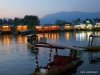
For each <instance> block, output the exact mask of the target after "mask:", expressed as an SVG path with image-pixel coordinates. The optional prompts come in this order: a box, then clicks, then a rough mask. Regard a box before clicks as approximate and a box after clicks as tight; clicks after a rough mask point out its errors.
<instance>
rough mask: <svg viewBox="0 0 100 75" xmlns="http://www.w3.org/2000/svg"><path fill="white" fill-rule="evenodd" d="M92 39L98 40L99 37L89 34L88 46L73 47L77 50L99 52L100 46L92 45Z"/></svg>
mask: <svg viewBox="0 0 100 75" xmlns="http://www.w3.org/2000/svg"><path fill="white" fill-rule="evenodd" d="M94 38H100V35H95V34H90V35H89V42H88V46H75V47H77V48H83V49H85V50H86V51H87V50H88V51H99V50H100V45H96V44H95V45H93V43H94V42H93V41H94Z"/></svg>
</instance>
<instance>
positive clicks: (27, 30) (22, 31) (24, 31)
mask: <svg viewBox="0 0 100 75" xmlns="http://www.w3.org/2000/svg"><path fill="white" fill-rule="evenodd" d="M29 31H30V30H21V31H20V32H22V33H24V32H29Z"/></svg>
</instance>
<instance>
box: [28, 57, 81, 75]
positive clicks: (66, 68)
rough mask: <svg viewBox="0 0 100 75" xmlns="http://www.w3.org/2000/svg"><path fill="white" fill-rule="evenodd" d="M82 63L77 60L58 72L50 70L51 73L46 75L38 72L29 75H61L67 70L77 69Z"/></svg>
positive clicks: (57, 70)
mask: <svg viewBox="0 0 100 75" xmlns="http://www.w3.org/2000/svg"><path fill="white" fill-rule="evenodd" d="M80 62H82V60H81V59H78V60H77V61H73V62H72V63H71V64H69V65H67V66H65V67H64V68H63V69H61V70H59V69H54V70H51V71H48V72H47V73H41V72H39V71H37V72H36V71H35V72H34V73H33V74H30V75H58V74H61V73H63V72H65V71H67V70H69V69H70V68H73V67H77V65H78V64H79V63H80Z"/></svg>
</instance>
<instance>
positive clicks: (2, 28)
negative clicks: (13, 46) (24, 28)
mask: <svg viewBox="0 0 100 75" xmlns="http://www.w3.org/2000/svg"><path fill="white" fill-rule="evenodd" d="M0 32H1V34H5V33H10V32H11V26H10V25H7V24H4V25H0Z"/></svg>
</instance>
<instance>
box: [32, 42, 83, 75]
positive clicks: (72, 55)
mask: <svg viewBox="0 0 100 75" xmlns="http://www.w3.org/2000/svg"><path fill="white" fill-rule="evenodd" d="M34 47H35V48H39V47H43V48H49V49H50V54H49V59H48V63H47V64H46V65H45V66H44V67H42V66H39V65H38V56H37V52H35V54H36V57H35V58H36V68H35V71H34V72H33V73H32V74H31V75H57V74H60V73H63V72H64V71H67V70H68V69H70V68H73V67H75V66H76V65H78V64H79V63H80V62H82V61H83V60H81V58H82V54H83V52H82V51H81V50H79V49H78V48H75V47H72V46H65V45H61V44H54V43H44V42H38V43H36V44H35V45H34ZM52 50H54V51H55V54H54V55H53V56H54V57H53V58H54V59H53V61H51V55H52V54H53V53H52ZM58 50H69V51H70V52H69V55H67V56H66V55H59V52H58ZM54 51H53V52H54Z"/></svg>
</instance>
